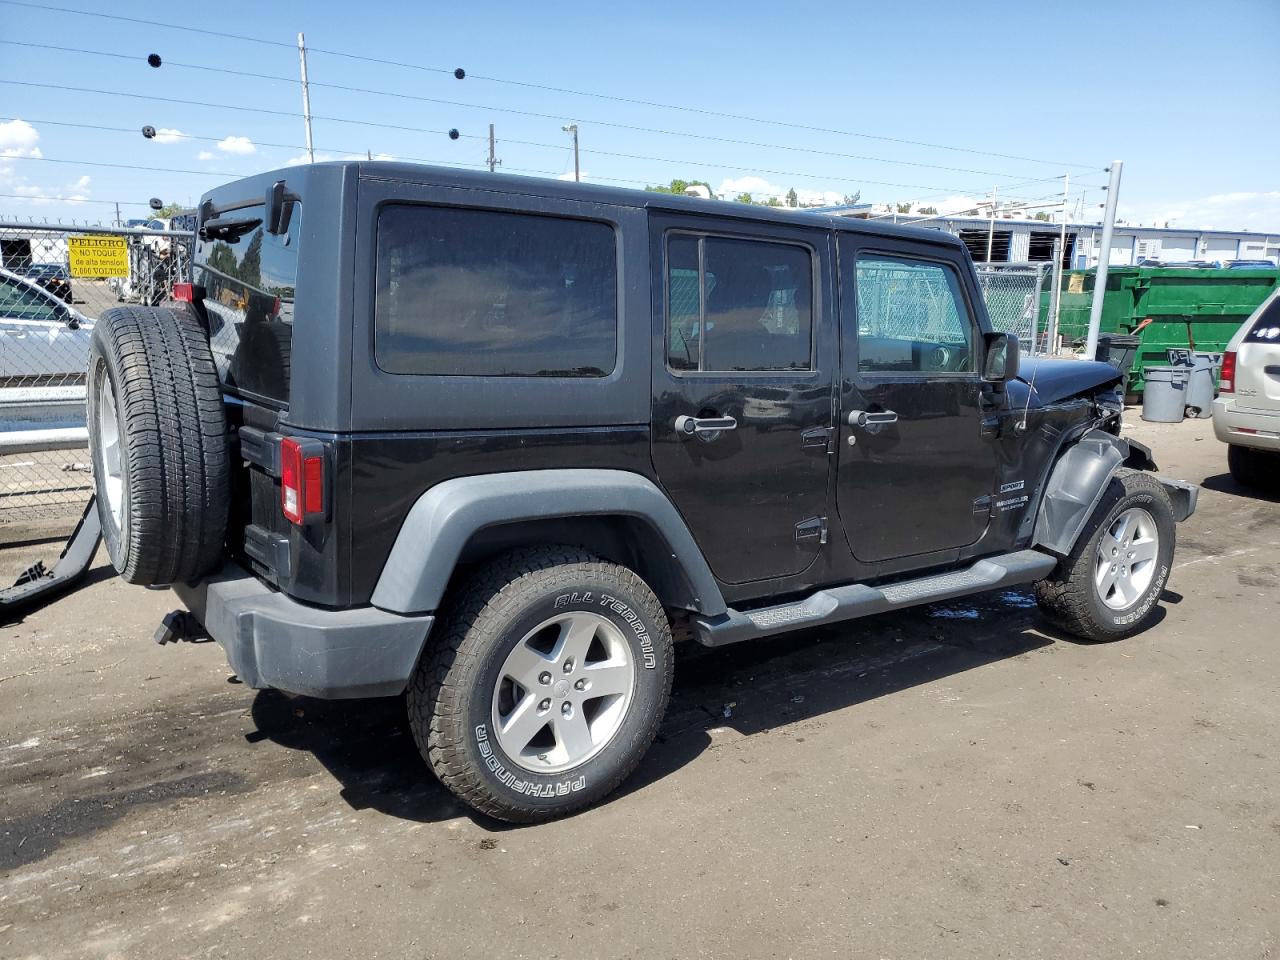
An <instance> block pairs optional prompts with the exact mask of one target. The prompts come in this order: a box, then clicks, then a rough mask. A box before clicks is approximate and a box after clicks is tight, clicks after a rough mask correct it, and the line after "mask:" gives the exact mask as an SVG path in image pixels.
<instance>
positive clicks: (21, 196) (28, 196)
mask: <svg viewBox="0 0 1280 960" xmlns="http://www.w3.org/2000/svg"><path fill="white" fill-rule="evenodd" d="M0 198H6V199H9V200H59V201H62V202H63V203H107V204H113V203H118V204H119V205H120V206H122V207H124V206H129V207H149V206H150V204H149V203H147V202H146V201H143V200H94V199H91V198H89V197H51V196H49V195H48V194H44V193H0Z"/></svg>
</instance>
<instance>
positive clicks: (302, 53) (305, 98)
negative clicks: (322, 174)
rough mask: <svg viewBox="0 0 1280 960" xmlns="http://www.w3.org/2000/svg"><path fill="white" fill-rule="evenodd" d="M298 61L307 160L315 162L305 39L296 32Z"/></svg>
mask: <svg viewBox="0 0 1280 960" xmlns="http://www.w3.org/2000/svg"><path fill="white" fill-rule="evenodd" d="M298 63H299V65H300V66H301V67H302V125H303V126H304V127H305V128H306V131H307V162H308V163H315V162H316V151H315V149H314V148H313V147H312V145H311V91H310V89H309V88H308V87H307V41H306V38H305V37H303V35H302V34H298Z"/></svg>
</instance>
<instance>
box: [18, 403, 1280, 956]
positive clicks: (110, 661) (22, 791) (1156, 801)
mask: <svg viewBox="0 0 1280 960" xmlns="http://www.w3.org/2000/svg"><path fill="white" fill-rule="evenodd" d="M1133 420H1134V422H1133V424H1132V426H1131V433H1132V434H1133V435H1135V436H1136V437H1137V438H1138V439H1142V440H1144V441H1145V442H1148V443H1150V444H1151V445H1152V446H1153V447H1154V448H1155V451H1156V455H1157V459H1158V460H1159V461H1160V464H1161V466H1162V467H1163V468H1164V470H1165V471H1166V472H1167V473H1168V474H1170V475H1172V476H1178V477H1182V478H1185V479H1189V480H1194V481H1198V482H1202V483H1203V484H1204V487H1205V489H1204V492H1203V494H1202V497H1201V506H1200V510H1199V512H1198V513H1197V514H1196V516H1194V517H1193V518H1192V519H1191V520H1190V521H1189V522H1187V523H1186V524H1184V525H1182V527H1181V528H1180V530H1179V536H1180V542H1179V545H1178V553H1177V557H1176V559H1175V565H1176V566H1175V570H1174V572H1173V575H1172V578H1171V580H1170V583H1169V591H1168V593H1167V595H1166V599H1165V603H1164V604H1163V609H1162V619H1161V620H1160V622H1159V623H1158V624H1156V625H1155V626H1154V627H1153V628H1152V629H1150V630H1148V631H1147V632H1145V633H1143V634H1142V635H1140V636H1137V637H1134V638H1132V639H1129V640H1125V641H1122V642H1120V643H1115V644H1108V645H1088V644H1082V643H1078V642H1073V641H1071V640H1069V639H1067V638H1064V637H1060V636H1057V635H1055V633H1054V632H1053V631H1052V630H1051V629H1049V628H1048V627H1047V625H1046V624H1045V623H1044V622H1043V621H1042V620H1040V618H1039V617H1038V615H1037V613H1036V611H1035V609H1034V604H1033V603H1032V602H1031V601H1030V598H1029V595H1028V594H1027V593H1026V592H1025V591H1021V590H1017V591H1007V592H1003V593H995V594H987V595H983V596H981V597H977V598H973V599H971V600H965V601H959V602H953V603H948V604H944V605H940V606H935V607H926V608H921V609H919V610H916V611H911V612H909V613H905V614H900V615H893V616H889V617H883V618H879V619H873V620H865V621H861V622H856V623H853V624H849V625H844V626H841V627H838V628H828V629H822V630H815V631H811V632H807V633H804V634H796V635H792V636H790V637H784V638H779V639H776V640H773V641H769V642H759V643H750V644H745V645H742V646H739V647H734V648H727V649H723V650H718V651H706V650H702V649H700V648H691V649H683V650H682V651H681V653H682V656H681V657H679V658H678V664H677V680H676V691H675V695H674V699H673V702H672V706H671V710H670V712H669V715H668V717H667V719H666V721H665V723H664V724H663V728H662V732H661V736H660V740H659V742H658V743H657V744H656V745H655V746H654V748H653V749H652V750H651V751H650V753H649V755H648V757H647V758H646V760H645V761H644V763H643V765H642V766H641V768H640V769H639V771H638V772H637V773H636V774H635V775H634V776H633V777H632V779H631V780H630V781H629V782H628V783H627V784H626V785H625V787H624V789H623V790H622V792H621V793H620V795H618V796H617V797H615V798H614V799H613V800H612V802H609V803H607V804H605V805H603V806H601V807H599V808H597V809H594V810H590V811H588V812H586V813H583V814H581V815H579V816H576V817H573V818H570V819H567V820H564V821H560V822H557V823H553V824H548V825H543V826H537V827H526V828H520V829H510V828H505V827H503V826H501V825H499V824H496V823H494V822H491V821H487V820H483V819H479V818H477V817H473V816H470V815H468V813H467V812H466V810H465V809H463V808H462V807H460V806H459V805H458V804H457V803H455V802H454V801H453V800H452V799H451V798H450V796H449V795H448V794H447V793H446V792H445V791H444V790H443V789H442V788H441V787H440V786H439V785H438V784H437V783H435V782H434V780H433V779H432V778H431V776H430V774H429V773H428V772H427V770H426V769H425V768H424V767H423V765H422V764H421V762H420V761H419V759H418V757H417V755H416V753H415V751H414V748H413V745H412V742H411V739H410V737H409V735H408V731H407V730H406V728H405V724H404V719H403V714H402V707H401V705H400V704H399V702H398V701H372V702H364V703H323V702H319V701H314V700H306V699H298V698H290V697H286V696H284V695H281V694H276V693H258V692H255V691H253V690H249V689H246V688H245V687H244V686H242V685H239V684H237V683H235V682H234V680H233V678H231V677H230V676H229V671H228V669H227V667H226V663H225V661H224V659H223V657H222V654H221V651H220V650H219V649H218V648H217V646H216V645H214V644H208V643H206V644H194V645H187V644H183V645H178V646H171V647H165V648H160V647H157V646H155V645H154V644H152V643H151V640H150V637H151V633H152V631H153V629H154V627H155V625H156V623H157V622H158V620H159V618H160V616H161V615H162V614H163V613H164V612H166V611H167V610H169V609H170V608H171V606H172V605H173V601H172V599H171V597H170V595H168V594H166V593H161V592H147V591H145V590H141V589H139V588H135V587H129V586H126V585H125V584H123V583H122V582H120V581H119V580H116V579H114V578H112V577H111V575H110V570H109V568H107V567H106V566H103V565H100V566H99V567H97V568H96V569H95V570H94V571H93V572H92V574H91V576H90V579H89V582H88V583H87V585H85V586H84V587H83V588H82V589H80V590H79V591H78V592H76V593H75V594H73V595H71V596H69V597H67V598H66V599H64V600H62V601H61V602H59V603H56V604H54V605H53V606H51V607H49V608H47V609H45V610H41V611H39V612H36V613H34V614H32V615H30V616H29V617H27V618H26V619H25V620H20V621H18V622H12V623H7V624H4V625H2V626H0V798H3V799H2V800H0V818H2V820H0V956H3V957H6V958H36V957H95V958H128V960H135V958H150V957H158V958H166V960H170V958H172V957H174V956H182V957H188V956H189V957H243V956H246V955H249V954H250V953H252V954H253V955H259V956H285V957H335V958H336V957H351V956H360V957H396V958H446V957H475V956H484V957H487V958H504V957H539V958H549V957H573V958H580V957H645V958H650V957H796V958H810V957H839V958H863V957H865V958H871V960H879V958H889V960H901V958H939V957H946V958H967V957H975V958H976V957H982V958H992V957H1009V958H1017V960H1027V958H1035V957H1046V958H1060V957H1072V958H1081V957H1115V958H1122V957H1123V958H1134V957H1155V958H1171V960H1172V958H1184V957H1185V958H1195V960H1206V958H1218V957H1221V958H1232V960H1262V958H1271V957H1275V956H1277V955H1278V954H1280V950H1278V948H1277V937H1278V934H1280V869H1277V866H1276V865H1277V863H1280V799H1278V798H1280V748H1277V741H1276V731H1277V729H1280V696H1278V694H1280V679H1278V678H1280V646H1278V645H1277V642H1276V641H1277V638H1278V636H1280V633H1278V631H1277V628H1276V623H1277V620H1278V619H1280V560H1278V557H1280V554H1278V552H1277V547H1280V503H1277V502H1276V501H1274V500H1268V499H1265V498H1261V497H1259V496H1257V495H1256V494H1251V493H1249V492H1247V491H1244V490H1241V489H1239V488H1237V487H1236V486H1235V485H1234V484H1233V483H1232V482H1231V480H1230V478H1229V477H1227V476H1226V468H1225V449H1224V448H1223V446H1222V445H1221V444H1219V443H1217V442H1216V441H1215V440H1214V439H1213V436H1212V433H1211V430H1210V429H1209V424H1208V422H1207V421H1193V422H1187V423H1183V424H1179V425H1153V424H1144V423H1141V422H1139V421H1137V420H1136V417H1133ZM15 549H20V548H15ZM9 552H11V551H9ZM4 559H5V560H6V561H7V562H9V563H10V564H11V565H12V566H19V567H20V566H21V564H20V563H18V564H14V563H12V559H11V558H9V557H5V558H4ZM101 563H102V561H101V559H100V564H101Z"/></svg>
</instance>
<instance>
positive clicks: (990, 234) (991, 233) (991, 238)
mask: <svg viewBox="0 0 1280 960" xmlns="http://www.w3.org/2000/svg"><path fill="white" fill-rule="evenodd" d="M995 240H996V188H995V187H992V188H991V229H990V230H988V231H987V264H988V265H990V264H991V247H992V246H993V245H994V244H995Z"/></svg>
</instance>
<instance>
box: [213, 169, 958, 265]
mask: <svg viewBox="0 0 1280 960" xmlns="http://www.w3.org/2000/svg"><path fill="white" fill-rule="evenodd" d="M310 166H311V168H313V169H317V170H318V169H320V168H344V169H347V170H355V171H356V172H357V174H358V175H359V176H360V177H361V178H365V179H375V180H398V181H402V182H404V183H414V184H424V185H433V186H450V187H464V188H469V189H473V190H488V191H493V192H498V193H512V194H520V195H524V196H535V197H547V198H554V199H564V200H582V201H587V202H591V203H603V204H613V205H615V206H627V207H638V208H642V209H646V210H669V211H672V212H674V213H688V214H695V215H703V216H707V215H711V216H716V217H729V218H732V219H735V220H745V221H756V222H763V223H777V224H781V225H786V226H801V227H816V228H818V229H823V230H835V231H839V232H841V233H858V234H867V235H872V236H883V237H900V238H902V239H906V240H916V241H923V242H925V243H933V244H938V245H942V246H948V247H958V248H960V249H964V248H965V247H964V244H963V243H962V242H961V241H960V239H959V238H958V237H954V236H952V235H951V234H949V233H947V232H946V231H945V230H931V229H929V228H927V227H910V226H903V225H901V224H893V223H885V222H883V221H879V220H859V219H854V218H849V217H837V216H831V215H829V214H822V213H807V212H804V211H800V210H794V209H789V208H785V207H783V208H778V207H766V206H764V205H761V204H746V203H736V202H734V201H728V200H706V199H703V198H701V197H684V196H678V195H674V194H669V193H657V192H654V191H650V190H637V189H633V188H629V187H610V186H602V185H600V184H595V183H575V182H573V181H566V180H553V179H550V178H545V177H526V176H518V175H515V174H508V173H489V172H488V171H479V170H460V169H458V168H456V167H441V166H432V165H430V164H423V163H404V162H400V161H388V160H372V161H370V160H335V161H330V162H325V163H317V164H312V165H310ZM305 169H307V168H306V167H285V168H283V169H280V170H274V171H268V172H264V173H261V174H257V175H255V176H252V177H248V178H245V179H246V180H250V181H253V182H255V183H267V182H269V181H271V180H273V179H284V180H285V181H286V182H288V180H289V178H290V177H291V176H293V177H296V176H298V174H299V172H300V171H301V170H305ZM230 187H232V185H230V184H228V185H225V186H222V187H219V188H216V189H215V190H213V191H210V193H211V194H215V195H226V194H231V193H235V190H234V189H229V188H230Z"/></svg>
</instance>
